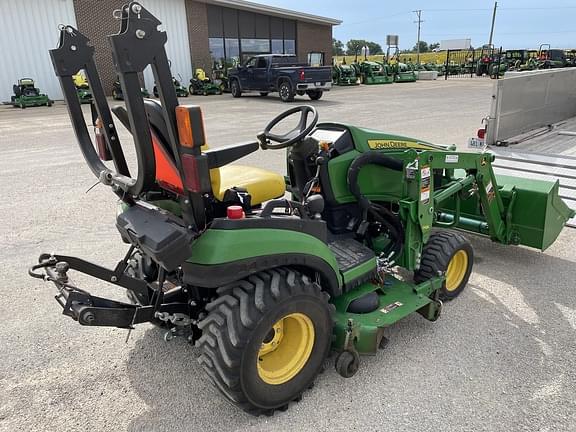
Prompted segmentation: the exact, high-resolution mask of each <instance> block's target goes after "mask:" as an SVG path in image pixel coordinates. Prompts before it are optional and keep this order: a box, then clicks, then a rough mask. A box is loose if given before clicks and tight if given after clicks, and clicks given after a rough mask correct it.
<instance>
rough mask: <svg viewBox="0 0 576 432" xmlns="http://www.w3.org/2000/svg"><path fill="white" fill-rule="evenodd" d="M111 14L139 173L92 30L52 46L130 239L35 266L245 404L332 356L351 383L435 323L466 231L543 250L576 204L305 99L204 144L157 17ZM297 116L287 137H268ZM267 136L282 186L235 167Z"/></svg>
mask: <svg viewBox="0 0 576 432" xmlns="http://www.w3.org/2000/svg"><path fill="white" fill-rule="evenodd" d="M120 18H121V29H120V32H119V33H118V34H115V35H112V36H109V38H108V39H109V41H110V44H111V47H112V51H113V55H114V58H115V59H116V62H115V63H116V68H117V70H118V74H119V78H120V83H121V86H122V89H123V94H124V98H125V102H126V104H125V105H126V107H125V108H124V107H114V108H112V112H113V113H114V114H115V115H116V117H117V118H118V120H119V121H120V122H121V123H122V124H123V125H124V126H125V127H126V128H127V129H128V130H129V131H131V133H132V137H133V140H134V143H135V148H136V160H137V175H133V174H131V172H130V170H129V169H128V164H127V162H126V159H125V156H124V153H123V151H122V146H121V144H120V141H119V135H118V132H117V130H118V129H117V127H116V125H115V122H114V119H113V117H112V113H111V111H110V109H109V107H108V104H107V101H106V98H105V96H104V91H103V89H102V85H101V83H100V80H99V77H98V72H97V70H96V67H95V64H94V60H93V54H94V48H93V47H91V46H89V45H88V42H89V41H88V39H87V38H86V37H85V36H84V35H82V34H81V33H80V32H78V31H77V30H76V29H75V28H73V27H71V26H66V27H63V28H62V29H61V31H60V42H59V45H58V48H56V49H54V50H51V51H50V54H51V58H52V62H53V65H54V69H55V71H56V75H57V76H58V77H59V80H60V82H61V84H62V88H63V90H64V96H65V98H66V102H67V103H68V108H69V114H70V117H71V120H72V125H73V128H74V130H75V132H76V137H77V139H78V142H79V146H80V149H81V151H82V153H83V155H84V158H85V159H86V162H87V164H88V166H89V168H90V169H91V171H92V172H93V173H94V175H95V176H96V178H98V180H99V181H100V182H101V183H102V184H104V185H106V186H108V187H110V190H111V191H112V192H113V194H114V195H115V197H116V199H118V200H119V210H118V215H117V217H116V227H117V229H118V231H119V233H120V237H121V238H122V240H123V241H124V242H125V243H126V244H127V245H128V250H127V252H126V255H125V256H124V258H123V259H122V260H121V261H120V262H119V263H118V265H117V266H116V267H115V268H114V269H107V268H105V267H102V266H100V265H98V264H94V263H91V262H88V261H85V260H84V259H81V258H77V257H73V256H65V255H59V254H42V255H40V258H39V261H38V263H37V264H35V265H33V266H32V267H31V268H30V270H29V273H30V275H31V276H33V277H36V278H39V279H42V280H43V281H48V282H50V283H53V284H54V285H55V287H56V289H57V296H56V300H57V301H58V302H59V304H60V306H61V307H62V309H63V314H64V315H66V316H68V317H70V318H72V319H74V320H76V321H77V322H78V323H79V324H80V325H83V326H93V327H96V326H111V327H118V328H123V329H128V330H132V329H133V328H134V327H135V326H136V325H137V324H140V323H144V322H151V323H154V324H156V325H157V326H159V327H163V328H165V329H166V336H165V338H166V340H170V339H172V338H173V337H177V336H180V337H186V338H187V339H188V340H189V341H190V342H194V343H195V344H196V347H197V350H198V353H199V358H198V361H199V363H200V365H202V367H203V369H204V370H205V371H206V373H207V375H208V377H209V378H210V380H211V381H212V382H213V383H214V385H215V386H216V388H217V389H218V390H219V391H220V392H221V393H222V394H223V395H224V397H226V398H227V399H229V400H230V401H231V402H232V403H233V404H235V405H237V406H238V407H240V408H241V409H243V410H245V411H246V412H248V413H251V414H254V415H260V414H266V415H271V414H273V413H274V411H276V410H285V409H286V408H288V406H289V403H290V402H292V401H299V400H300V399H301V397H302V394H303V392H304V391H305V390H306V389H308V388H310V387H311V386H312V385H313V383H314V380H315V379H316V377H317V375H318V374H319V373H320V372H321V370H322V369H323V367H324V365H325V364H326V361H327V358H328V356H329V354H330V352H331V351H335V352H336V353H337V357H336V362H335V367H336V370H337V371H338V373H339V374H340V375H342V376H343V377H351V376H353V375H354V373H355V372H356V371H357V370H358V368H359V366H360V357H359V355H360V354H375V353H376V352H377V350H378V348H379V347H383V346H384V345H385V341H386V338H385V332H386V328H387V327H388V326H391V325H393V324H394V323H396V322H397V321H399V320H400V319H402V318H404V317H406V316H408V315H410V314H412V313H413V312H417V313H418V314H420V315H422V316H423V317H424V318H425V319H427V320H429V321H435V320H437V319H438V318H439V316H440V313H441V310H442V305H443V302H444V301H446V300H451V299H454V298H456V297H457V296H458V295H459V294H460V293H461V292H462V290H464V288H465V286H466V284H467V282H468V278H469V277H470V273H471V271H472V266H473V262H474V252H473V250H472V246H471V245H470V243H469V242H468V240H467V239H466V237H464V236H463V235H462V234H461V232H462V231H464V232H466V231H468V232H472V233H474V234H478V235H484V236H486V237H489V238H490V239H492V240H493V241H495V242H498V243H503V244H511V245H516V244H522V245H526V246H530V247H535V248H538V249H545V248H546V247H548V246H549V245H550V244H551V243H552V242H553V241H554V240H555V239H556V237H557V236H558V234H559V233H560V231H561V230H562V228H563V226H564V223H565V221H566V220H567V219H568V218H570V217H572V216H573V215H574V212H573V211H571V210H569V209H568V207H567V206H566V205H565V203H564V202H563V201H562V200H561V198H560V197H559V196H558V183H557V182H556V183H554V182H548V181H538V180H525V179H521V178H515V177H505V176H496V175H495V174H494V172H493V170H492V162H493V161H494V158H495V156H494V155H493V154H491V153H465V152H457V151H456V150H455V148H454V147H448V146H440V145H434V144H430V143H427V142H424V141H421V140H418V139H413V138H406V137H402V136H396V135H390V134H386V133H383V132H377V131H374V130H369V129H364V128H359V127H355V126H350V125H346V124H343V123H335V122H326V123H319V122H318V112H317V111H316V109H315V108H314V107H312V106H297V107H293V108H291V109H289V110H287V111H285V112H284V113H282V114H280V115H279V116H277V117H276V118H274V119H272V121H270V123H269V124H268V125H267V126H266V127H265V128H264V130H263V132H261V133H259V134H258V135H257V136H256V140H254V141H251V142H247V143H242V144H236V145H232V146H228V147H217V148H214V149H209V148H208V147H207V145H206V138H205V129H204V124H203V118H202V111H201V109H200V108H199V107H198V106H193V105H179V104H178V99H177V96H176V91H175V88H174V85H173V83H172V79H171V74H170V68H169V66H168V60H167V56H166V52H165V44H166V41H167V37H166V33H165V32H163V31H160V30H158V27H159V26H160V24H161V23H160V21H159V20H157V19H156V18H155V17H154V16H152V15H151V14H150V13H149V12H148V11H147V10H146V9H145V8H143V7H142V6H141V5H140V4H139V3H137V2H132V3H130V4H129V5H125V6H123V7H122V12H121V17H120ZM142 34H145V35H146V37H144V38H143V37H141V35H142ZM72 46H74V47H75V48H76V49H75V50H72V49H70V48H71V47H72ZM149 65H151V67H152V70H153V71H154V75H155V77H156V81H157V83H158V90H159V97H160V100H159V101H157V100H152V99H145V98H143V97H142V95H141V93H140V84H139V81H138V74H139V73H141V72H142V71H143V70H144V69H145V68H146V67H148V66H149ZM79 69H85V70H86V71H87V73H88V78H89V80H90V83H91V84H92V91H93V95H94V108H95V110H96V112H97V115H98V121H97V122H96V124H97V127H96V137H97V138H96V141H97V143H99V146H100V145H105V146H106V147H107V149H108V150H109V152H110V154H111V155H112V158H113V161H114V167H112V166H109V165H104V164H103V162H102V161H101V159H100V158H99V157H98V154H97V152H96V151H95V147H94V144H93V143H92V140H91V138H90V134H89V132H88V127H87V125H86V123H85V118H84V116H83V114H82V110H81V106H80V104H79V101H78V99H77V97H76V93H75V88H74V83H73V80H72V75H73V74H74V73H75V72H76V71H77V70H79ZM294 116H298V119H299V120H298V123H297V126H296V127H295V128H294V129H293V130H292V131H290V132H288V133H283V134H282V133H279V132H277V126H278V125H279V124H280V123H283V122H284V120H286V119H288V120H292V119H293V117H294ZM259 148H261V149H262V151H275V150H282V152H281V153H279V154H278V156H279V157H282V158H284V157H286V160H287V180H286V182H285V180H284V177H283V176H281V175H278V174H275V173H272V172H268V171H266V170H264V169H259V168H252V167H246V166H239V165H235V164H232V163H233V162H235V161H237V160H238V159H240V158H242V157H243V156H246V155H248V154H251V153H253V152H256V151H258V149H259ZM285 191H288V192H289V197H285ZM397 268H403V269H405V270H407V271H409V272H413V275H414V276H413V279H412V280H411V279H410V277H405V278H400V277H398V276H397V274H396V269H397ZM73 271H75V272H80V273H84V274H85V275H88V276H91V277H92V278H93V279H99V280H101V281H103V282H106V283H108V284H112V285H115V286H117V287H120V288H121V289H123V290H125V292H126V294H127V296H128V298H129V299H130V301H129V302H122V301H118V300H112V299H107V298H103V297H99V296H97V295H94V294H91V293H90V292H89V291H88V290H87V289H86V288H81V287H79V286H78V285H76V284H75V283H74V282H73V279H72V275H71V273H72V272H73ZM455 307H457V306H455ZM152 366H153V365H152ZM160 367H161V365H160Z"/></svg>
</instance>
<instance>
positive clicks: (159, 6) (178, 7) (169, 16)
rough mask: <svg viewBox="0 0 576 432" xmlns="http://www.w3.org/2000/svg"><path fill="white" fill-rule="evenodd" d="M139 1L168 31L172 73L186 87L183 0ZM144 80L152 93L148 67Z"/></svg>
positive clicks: (187, 62) (188, 73)
mask: <svg viewBox="0 0 576 432" xmlns="http://www.w3.org/2000/svg"><path fill="white" fill-rule="evenodd" d="M0 1H2V0H0ZM141 3H142V5H143V6H144V7H145V8H146V9H148V10H149V11H150V12H151V13H152V14H153V15H154V16H156V17H157V18H158V19H159V20H160V21H162V25H161V26H160V29H161V30H164V31H166V33H168V42H167V43H166V52H167V54H168V58H169V59H170V62H171V65H172V75H173V76H175V77H176V78H177V79H180V77H181V78H182V84H183V85H185V86H186V87H188V82H189V80H190V78H192V63H191V61H190V42H189V41H188V24H187V22H186V7H185V5H184V0H142V1H141ZM144 81H145V82H146V88H147V89H148V90H149V91H150V93H152V88H153V87H154V76H153V75H152V70H151V69H150V68H149V67H148V68H147V69H146V70H145V71H144Z"/></svg>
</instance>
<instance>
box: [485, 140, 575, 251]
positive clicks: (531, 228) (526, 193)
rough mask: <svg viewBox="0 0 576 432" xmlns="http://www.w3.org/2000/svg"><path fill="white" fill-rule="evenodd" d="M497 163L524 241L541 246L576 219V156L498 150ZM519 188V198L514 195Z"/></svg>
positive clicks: (509, 207)
mask: <svg viewBox="0 0 576 432" xmlns="http://www.w3.org/2000/svg"><path fill="white" fill-rule="evenodd" d="M495 153H496V160H495V162H494V164H493V167H494V171H495V174H496V179H497V184H498V186H500V187H501V188H502V189H501V194H502V199H503V201H504V204H505V207H506V209H507V213H508V217H509V218H511V226H512V230H513V231H514V232H516V233H517V236H518V237H517V239H513V240H517V241H518V242H519V243H520V244H523V245H526V246H531V247H534V248H538V249H541V250H544V249H546V248H547V247H548V246H550V245H551V244H552V243H553V242H554V240H555V239H556V238H557V237H558V235H559V234H560V231H561V230H562V228H563V227H564V226H565V225H567V226H571V227H575V226H576V225H575V223H576V221H575V220H574V217H575V209H576V192H575V191H576V158H573V157H570V156H565V155H561V156H560V155H558V156H553V155H544V154H538V153H527V152H522V153H519V152H511V151H500V150H499V151H497V152H495ZM512 191H515V198H513V197H512V195H513V193H512Z"/></svg>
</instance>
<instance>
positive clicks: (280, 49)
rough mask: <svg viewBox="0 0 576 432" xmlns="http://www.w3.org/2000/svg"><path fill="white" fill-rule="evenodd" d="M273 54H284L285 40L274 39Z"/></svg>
mask: <svg viewBox="0 0 576 432" xmlns="http://www.w3.org/2000/svg"><path fill="white" fill-rule="evenodd" d="M272 54H284V41H283V40H282V39H272Z"/></svg>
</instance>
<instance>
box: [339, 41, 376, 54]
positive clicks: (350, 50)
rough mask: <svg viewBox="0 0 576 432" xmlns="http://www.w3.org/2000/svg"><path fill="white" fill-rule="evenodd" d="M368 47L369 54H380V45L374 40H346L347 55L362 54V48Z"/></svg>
mask: <svg viewBox="0 0 576 432" xmlns="http://www.w3.org/2000/svg"><path fill="white" fill-rule="evenodd" d="M363 47H368V49H369V50H370V55H375V54H382V47H381V46H380V45H379V44H377V43H376V42H370V41H367V40H364V39H350V40H349V41H348V42H346V49H347V54H348V55H355V54H356V53H358V55H360V54H362V48H363Z"/></svg>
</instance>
